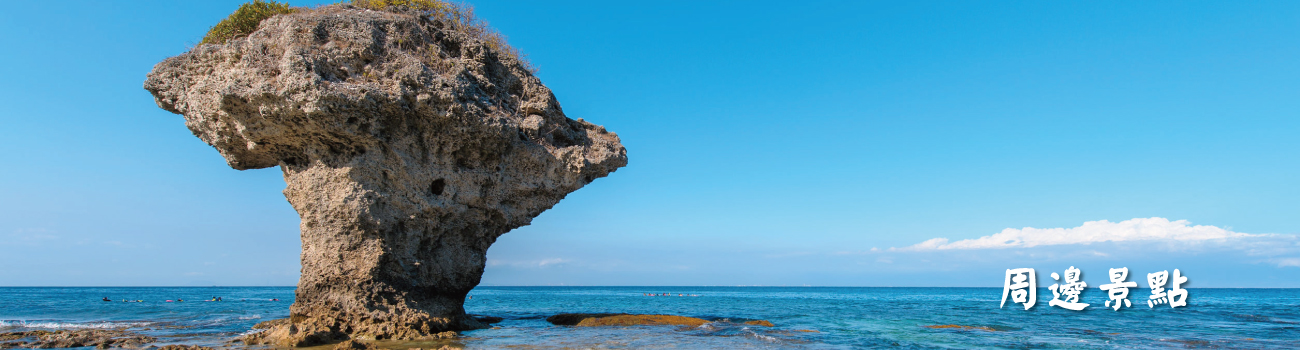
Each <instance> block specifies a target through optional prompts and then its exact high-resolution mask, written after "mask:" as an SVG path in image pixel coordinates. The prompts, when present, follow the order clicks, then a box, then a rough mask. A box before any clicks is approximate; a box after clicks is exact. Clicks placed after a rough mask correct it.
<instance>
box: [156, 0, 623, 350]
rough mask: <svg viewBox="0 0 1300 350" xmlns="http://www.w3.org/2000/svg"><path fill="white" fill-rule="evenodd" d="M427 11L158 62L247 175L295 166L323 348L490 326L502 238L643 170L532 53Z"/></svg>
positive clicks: (347, 11) (188, 115) (273, 31)
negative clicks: (475, 310) (469, 303)
mask: <svg viewBox="0 0 1300 350" xmlns="http://www.w3.org/2000/svg"><path fill="white" fill-rule="evenodd" d="M455 28H457V27H456V26H452V25H449V24H448V23H443V22H441V21H440V20H437V19H432V18H428V17H421V16H418V15H412V14H403V13H392V12H383V11H367V10H360V9H356V8H350V7H347V6H341V5H332V6H325V7H322V8H317V9H306V10H302V11H297V12H294V13H292V14H285V15H278V16H275V17H272V18H269V19H266V20H264V21H263V22H262V23H261V25H260V27H259V29H258V30H257V31H255V32H253V33H252V34H250V35H249V36H248V37H246V38H239V39H233V40H230V41H228V42H225V43H223V44H205V45H200V46H198V47H195V48H194V49H193V50H190V51H189V52H187V53H184V54H181V55H179V56H176V57H172V58H168V59H167V60H164V61H163V62H161V63H159V64H158V65H157V66H155V67H154V69H153V71H152V72H150V73H149V75H148V79H147V80H146V81H145V84H144V87H145V89H146V90H148V91H149V92H151V93H152V94H153V96H154V98H155V100H156V102H157V103H158V105H159V107H162V108H163V109H166V110H168V111H171V112H173V113H178V114H181V115H183V116H184V118H185V124H186V126H187V127H188V128H189V129H190V130H191V131H192V132H193V133H194V135H195V136H198V137H199V138H200V139H202V140H203V141H204V142H206V143H208V144H209V145H212V146H213V147H214V148H216V149H217V151H218V152H220V153H221V155H222V156H223V157H225V159H226V161H227V163H228V164H229V165H230V166H231V167H233V168H235V169H253V168H265V167H272V166H280V168H281V170H282V171H283V172H284V177H285V182H286V183H287V184H288V186H287V188H286V189H285V190H284V194H285V197H286V198H287V199H288V200H289V203H290V204H292V205H293V207H294V209H295V210H297V212H298V214H299V216H300V218H301V219H302V224H301V230H302V241H303V247H302V249H303V251H302V277H301V280H300V281H299V284H298V289H297V292H296V297H297V299H296V301H295V302H294V304H293V306H292V308H291V317H290V318H289V319H288V320H287V321H283V322H280V323H276V324H272V325H267V329H266V330H265V331H263V332H261V333H258V334H255V335H253V336H250V337H248V338H247V339H245V340H246V341H247V342H249V343H252V344H261V343H265V344H275V345H281V346H305V345H312V344H324V343H333V342H337V341H340V340H344V339H379V340H383V339H422V338H427V337H433V336H435V335H437V334H438V333H440V332H444V331H454V330H465V329H474V328H481V327H485V325H484V324H483V323H482V322H479V321H478V320H476V319H474V318H472V317H469V316H467V315H466V314H465V312H464V309H463V304H464V300H465V295H466V293H468V292H469V290H470V289H472V288H473V287H474V286H476V285H477V284H478V282H479V280H480V278H481V276H482V274H483V268H484V263H485V257H486V252H487V249H488V247H489V246H491V245H492V243H494V242H495V241H496V239H497V237H499V236H501V235H502V234H504V233H506V232H508V231H510V230H512V229H514V228H517V227H520V226H523V225H527V224H529V223H530V222H531V220H532V219H533V218H534V217H536V216H537V215H539V214H541V213H542V212H543V211H545V210H547V209H549V208H551V207H552V206H554V205H555V204H556V203H558V202H559V201H560V200H561V199H563V198H564V197H565V196H566V195H567V194H568V193H570V192H573V191H576V190H578V189H579V188H581V187H583V186H585V185H586V184H588V183H591V182H592V181H593V180H595V179H597V178H601V177H604V176H606V175H608V174H609V173H611V172H613V171H614V170H616V169H618V168H620V167H623V166H625V165H626V164H627V152H626V150H625V149H624V148H623V146H622V145H621V144H620V141H619V138H618V136H617V135H615V134H614V133H612V132H608V131H606V130H605V128H604V127H601V126H597V125H594V124H591V123H588V122H585V121H582V120H581V119H579V120H572V119H569V118H568V117H566V116H565V115H564V113H563V111H562V110H561V109H560V105H559V103H558V102H557V101H556V100H555V97H554V96H553V94H552V93H551V91H550V90H549V89H547V88H546V87H545V86H544V85H542V83H541V81H540V80H538V79H537V77H535V76H533V75H532V73H531V72H530V71H528V69H527V68H526V67H525V66H524V65H523V64H522V63H521V62H520V61H519V60H518V59H517V58H515V57H513V56H511V55H502V54H501V53H500V52H497V51H495V50H494V49H493V48H492V46H491V45H487V44H485V43H484V42H483V41H482V40H480V39H478V38H477V37H476V36H474V35H471V33H465V32H461V31H458V30H457V29H455Z"/></svg>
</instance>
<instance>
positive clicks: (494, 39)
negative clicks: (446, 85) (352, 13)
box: [349, 0, 533, 70]
mask: <svg viewBox="0 0 1300 350" xmlns="http://www.w3.org/2000/svg"><path fill="white" fill-rule="evenodd" d="M349 3H350V4H351V5H352V6H356V7H359V8H364V9H369V10H375V11H392V10H397V11H415V12H419V13H421V14H422V15H424V16H428V17H429V18H431V19H435V20H441V21H443V22H444V23H447V24H449V25H451V26H452V29H456V30H460V31H463V32H465V33H468V34H470V35H473V36H474V37H475V38H478V39H479V40H482V41H483V43H484V44H486V45H487V47H488V48H491V49H492V51H496V52H497V53H500V54H504V55H507V56H510V57H512V58H515V59H517V60H519V61H520V62H521V63H523V64H524V65H525V66H526V67H528V68H529V70H533V68H532V67H531V66H530V65H529V62H528V60H526V59H524V56H523V54H521V53H520V52H519V50H516V49H515V48H514V47H511V46H510V45H509V44H506V39H505V37H504V36H502V35H501V33H500V32H497V31H496V30H495V29H492V27H489V26H488V24H487V22H484V21H482V20H479V19H478V18H477V17H474V8H473V7H471V6H468V5H462V4H455V3H450V2H445V1H442V0H350V1H349Z"/></svg>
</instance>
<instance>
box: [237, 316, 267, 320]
mask: <svg viewBox="0 0 1300 350" xmlns="http://www.w3.org/2000/svg"><path fill="white" fill-rule="evenodd" d="M259 318H262V315H252V316H239V319H241V320H256V319H259Z"/></svg>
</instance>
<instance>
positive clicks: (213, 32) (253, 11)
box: [199, 0, 298, 45]
mask: <svg viewBox="0 0 1300 350" xmlns="http://www.w3.org/2000/svg"><path fill="white" fill-rule="evenodd" d="M297 10H298V9H296V8H294V7H293V6H289V4H283V3H278V2H275V1H274V0H272V1H262V0H253V2H250V3H246V4H243V5H239V9H237V10H235V13H231V14H230V17H226V19H224V20H221V22H220V23H217V25H215V26H212V29H210V30H208V35H206V36H204V37H203V41H202V42H200V43H199V44H200V45H201V44H221V43H224V42H226V41H227V40H230V39H234V38H239V37H244V36H248V34H251V33H253V31H255V30H257V25H258V24H260V23H262V20H265V19H267V18H271V17H275V15H282V14H286V13H293V12H294V11H297Z"/></svg>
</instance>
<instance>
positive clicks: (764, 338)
mask: <svg viewBox="0 0 1300 350" xmlns="http://www.w3.org/2000/svg"><path fill="white" fill-rule="evenodd" d="M744 331H745V334H746V335H748V336H751V337H754V338H757V339H758V340H762V341H765V342H769V343H775V342H778V341H781V339H778V338H777V337H773V336H770V335H763V334H758V332H755V331H751V330H749V329H745V330H744Z"/></svg>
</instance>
